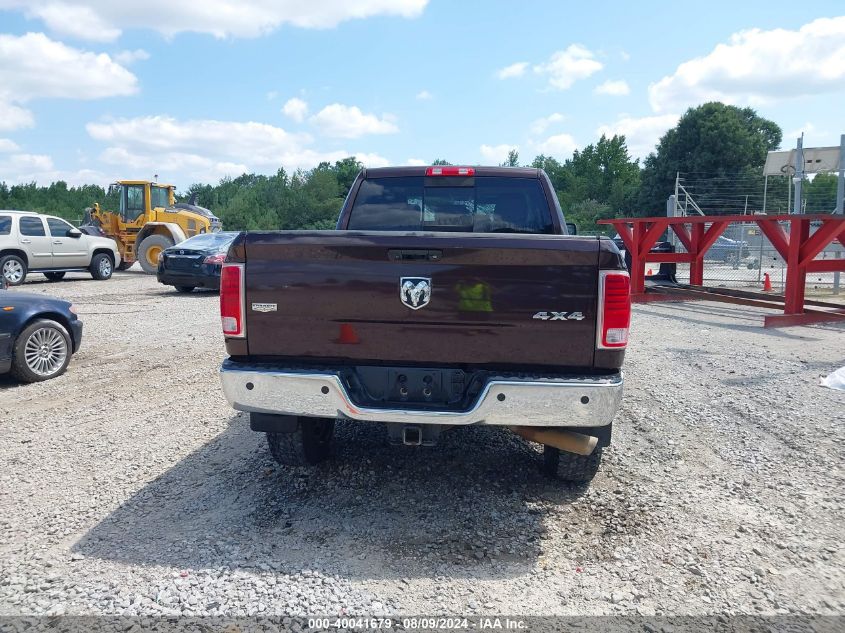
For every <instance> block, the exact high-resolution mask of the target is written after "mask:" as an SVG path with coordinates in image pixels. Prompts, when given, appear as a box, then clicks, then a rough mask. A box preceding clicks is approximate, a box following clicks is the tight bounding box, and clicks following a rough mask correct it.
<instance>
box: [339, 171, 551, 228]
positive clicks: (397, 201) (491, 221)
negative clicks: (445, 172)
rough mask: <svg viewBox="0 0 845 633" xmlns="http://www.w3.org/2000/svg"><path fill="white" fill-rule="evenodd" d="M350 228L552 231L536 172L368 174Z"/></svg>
mask: <svg viewBox="0 0 845 633" xmlns="http://www.w3.org/2000/svg"><path fill="white" fill-rule="evenodd" d="M347 228H348V229H350V230H359V231H461V232H467V233H547V234H551V233H554V225H553V224H552V215H551V210H550V209H549V205H548V203H547V201H546V196H545V195H544V193H543V188H542V186H541V185H540V181H539V180H537V179H536V178H499V177H495V176H487V177H484V176H479V177H475V178H427V177H423V176H410V177H400V178H368V179H367V180H364V182H362V183H361V188H360V189H359V190H358V194H357V195H356V196H355V202H354V204H353V206H352V210H351V211H350V215H349V225H348V227H347Z"/></svg>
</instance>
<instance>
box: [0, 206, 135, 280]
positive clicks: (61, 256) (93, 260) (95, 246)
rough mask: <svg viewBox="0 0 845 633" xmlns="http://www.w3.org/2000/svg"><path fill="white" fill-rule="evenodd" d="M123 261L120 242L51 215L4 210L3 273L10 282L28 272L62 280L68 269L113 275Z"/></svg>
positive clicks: (0, 229) (0, 220)
mask: <svg viewBox="0 0 845 633" xmlns="http://www.w3.org/2000/svg"><path fill="white" fill-rule="evenodd" d="M118 264H120V252H119V251H118V250H117V243H116V242H115V241H114V240H112V239H109V238H106V237H97V236H95V235H86V234H85V233H83V232H82V231H80V230H79V229H78V228H76V227H75V226H73V225H72V224H70V223H69V222H66V221H65V220H62V219H61V218H56V217H53V216H51V215H41V214H39V213H34V212H32V211H3V210H0V275H1V276H2V277H3V280H4V281H5V282H6V284H7V285H9V286H17V285H18V284H22V283H23V282H24V279H26V275H27V273H28V272H33V273H36V272H37V273H43V274H44V275H45V276H46V277H47V279H49V280H50V281H58V280H59V279H61V278H62V277H64V276H65V273H66V272H68V271H87V272H90V273H91V276H92V277H93V278H94V279H109V278H110V277H111V274H112V271H113V270H114V268H115V266H117V265H118Z"/></svg>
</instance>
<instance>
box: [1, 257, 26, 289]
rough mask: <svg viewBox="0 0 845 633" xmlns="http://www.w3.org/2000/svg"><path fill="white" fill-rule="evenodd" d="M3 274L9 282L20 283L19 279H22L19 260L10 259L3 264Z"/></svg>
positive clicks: (21, 268) (21, 267)
mask: <svg viewBox="0 0 845 633" xmlns="http://www.w3.org/2000/svg"><path fill="white" fill-rule="evenodd" d="M3 276H4V277H5V278H6V281H8V282H9V283H11V284H17V283H20V281H21V279H23V266H21V263H20V262H19V261H17V260H14V259H10V260H9V261H7V262H6V263H5V264H3Z"/></svg>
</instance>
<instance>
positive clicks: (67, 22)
mask: <svg viewBox="0 0 845 633" xmlns="http://www.w3.org/2000/svg"><path fill="white" fill-rule="evenodd" d="M2 4H5V5H6V6H10V7H19V8H24V7H25V8H26V10H25V14H26V15H27V16H28V17H32V18H39V19H41V20H43V22H44V24H46V25H47V28H49V29H50V30H51V31H54V32H56V33H61V34H62V35H69V36H71V37H75V38H79V39H83V40H91V41H94V42H113V41H115V40H116V39H117V38H118V37H120V29H119V28H117V27H115V26H113V25H112V24H109V22H108V21H107V20H106V19H104V18H103V17H101V16H100V14H99V13H98V12H97V10H96V8H94V7H91V6H85V3H81V2H80V3H73V2H50V1H45V2H32V1H31V0H30V1H29V2H16V1H15V0H11V1H7V2H4V3H2Z"/></svg>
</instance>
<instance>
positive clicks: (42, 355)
mask: <svg viewBox="0 0 845 633" xmlns="http://www.w3.org/2000/svg"><path fill="white" fill-rule="evenodd" d="M72 349H73V348H72V346H71V344H70V335H69V334H68V333H67V330H66V329H65V328H64V327H63V326H62V325H61V324H60V323H57V322H56V321H52V320H50V319H38V320H37V321H33V322H32V323H30V324H29V325H27V326H26V327H25V328H24V329H23V332H21V333H20V336H18V338H17V340H16V341H15V344H14V346H13V348H12V375H13V376H14V377H15V378H17V379H18V380H21V381H23V382H40V381H42V380H49V379H50V378H55V377H56V376H60V375H62V374H63V373H64V372H65V370H66V369H67V366H68V363H69V362H70V355H71V353H72Z"/></svg>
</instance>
